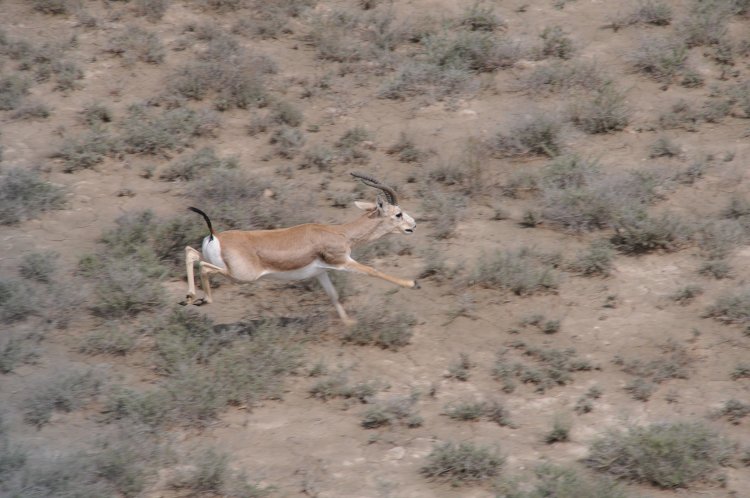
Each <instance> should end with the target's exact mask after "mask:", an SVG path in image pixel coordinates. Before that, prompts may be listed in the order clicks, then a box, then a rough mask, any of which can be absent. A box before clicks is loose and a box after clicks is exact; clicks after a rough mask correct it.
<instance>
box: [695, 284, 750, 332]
mask: <svg viewBox="0 0 750 498" xmlns="http://www.w3.org/2000/svg"><path fill="white" fill-rule="evenodd" d="M705 316H708V317H711V318H714V319H715V320H718V321H720V322H724V323H738V324H745V323H746V322H748V321H750V288H747V287H740V288H738V289H735V290H734V291H729V292H725V293H723V294H722V295H720V296H719V297H718V299H716V302H715V303H714V304H712V305H711V306H709V307H708V309H707V310H706V312H705Z"/></svg>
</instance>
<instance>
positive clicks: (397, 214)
mask: <svg viewBox="0 0 750 498" xmlns="http://www.w3.org/2000/svg"><path fill="white" fill-rule="evenodd" d="M403 216H404V215H403V214H401V213H396V218H401V217H403Z"/></svg>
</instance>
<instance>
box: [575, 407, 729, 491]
mask: <svg viewBox="0 0 750 498" xmlns="http://www.w3.org/2000/svg"><path fill="white" fill-rule="evenodd" d="M730 454H731V450H730V447H729V445H728V443H727V442H726V441H725V440H724V439H722V438H721V437H720V436H719V435H717V434H716V433H715V432H713V431H712V430H711V429H709V428H708V427H706V426H705V425H704V424H702V423H700V422H666V423H657V424H652V425H648V426H631V427H628V428H627V429H624V430H623V429H619V430H618V429H613V430H610V431H608V432H606V433H605V434H603V435H601V436H600V437H599V438H598V439H597V440H595V441H594V442H593V443H592V445H591V448H590V453H589V456H588V458H587V459H586V463H587V464H588V465H589V466H590V467H591V468H593V469H596V470H600V471H603V472H607V473H609V474H611V475H613V476H615V477H617V478H624V479H629V480H632V481H637V482H647V483H651V484H654V485H656V486H659V487H661V488H680V487H685V486H687V485H689V484H691V483H693V482H695V481H699V480H705V479H708V478H710V477H712V476H714V475H715V473H716V471H717V470H718V468H719V466H720V465H723V464H725V463H726V462H727V459H728V458H729V456H730Z"/></svg>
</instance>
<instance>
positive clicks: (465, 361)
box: [446, 353, 474, 382]
mask: <svg viewBox="0 0 750 498" xmlns="http://www.w3.org/2000/svg"><path fill="white" fill-rule="evenodd" d="M472 368H474V363H473V362H472V361H471V358H469V355H468V354H467V353H460V354H459V355H458V360H456V361H454V362H453V363H451V365H450V366H449V367H448V373H447V374H446V377H448V378H451V379H456V380H460V381H462V382H466V381H467V380H469V375H471V369H472Z"/></svg>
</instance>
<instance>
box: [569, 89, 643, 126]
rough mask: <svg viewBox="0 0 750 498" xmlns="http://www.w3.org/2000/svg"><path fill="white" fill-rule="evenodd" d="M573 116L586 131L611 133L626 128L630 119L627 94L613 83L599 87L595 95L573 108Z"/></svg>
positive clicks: (576, 122) (575, 121)
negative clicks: (626, 99) (626, 100)
mask: <svg viewBox="0 0 750 498" xmlns="http://www.w3.org/2000/svg"><path fill="white" fill-rule="evenodd" d="M571 111H572V113H571V114H572V115H571V118H572V120H573V123H575V124H576V126H578V127H579V128H581V129H582V130H583V131H585V132H586V133H592V134H595V133H609V132H613V131H620V130H622V129H624V128H625V127H626V126H627V125H628V122H629V121H630V108H629V106H628V105H627V104H626V102H625V95H624V94H623V93H622V92H620V91H618V90H617V89H616V88H614V87H613V86H612V85H609V84H608V85H603V86H601V87H600V88H598V89H597V90H596V92H595V94H594V96H593V97H590V98H588V99H586V100H580V101H579V102H578V103H576V104H574V105H573V107H572V108H571Z"/></svg>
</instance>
